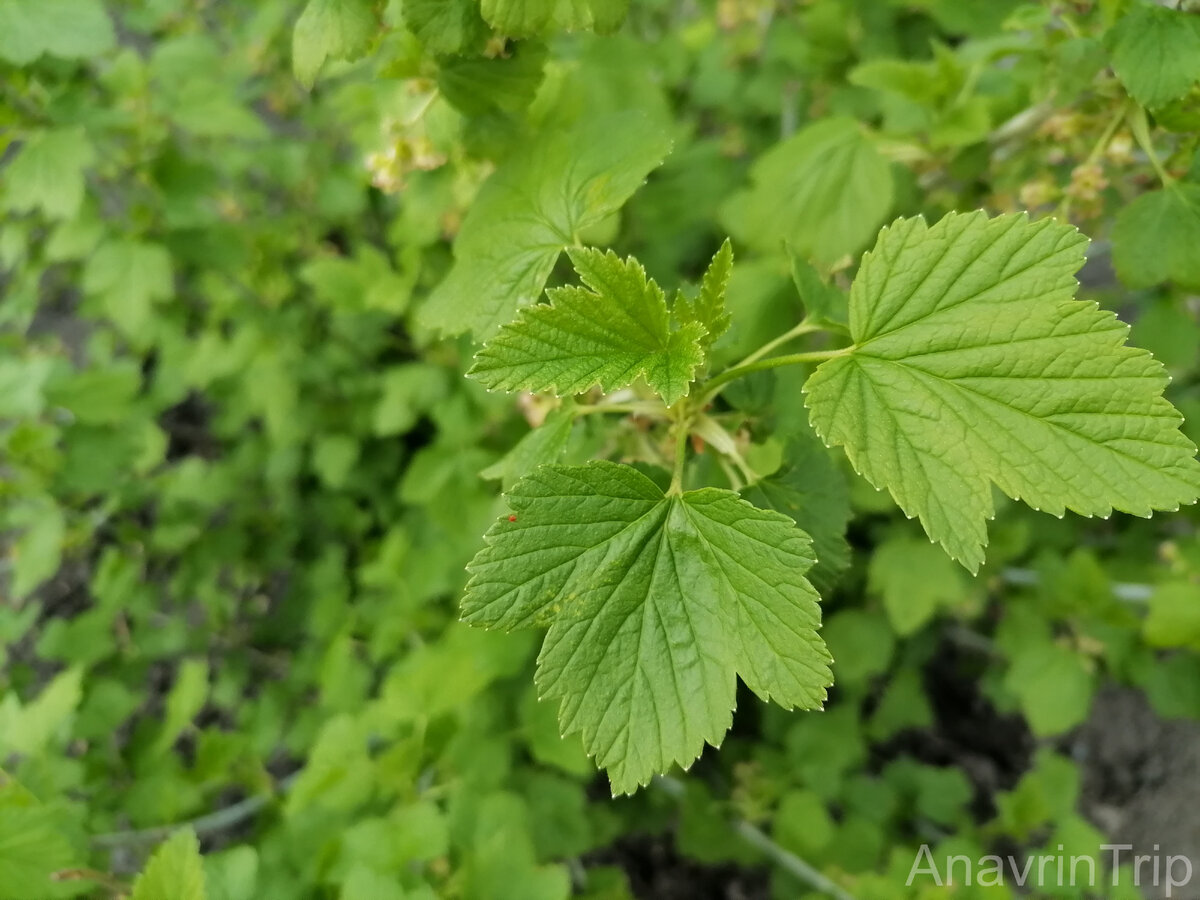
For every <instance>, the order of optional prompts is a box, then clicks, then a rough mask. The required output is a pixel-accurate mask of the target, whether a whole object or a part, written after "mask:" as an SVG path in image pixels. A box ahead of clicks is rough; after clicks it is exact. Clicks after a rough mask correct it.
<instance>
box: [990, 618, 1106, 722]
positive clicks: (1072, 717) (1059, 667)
mask: <svg viewBox="0 0 1200 900" xmlns="http://www.w3.org/2000/svg"><path fill="white" fill-rule="evenodd" d="M1004 684H1005V687H1006V688H1007V689H1008V690H1009V691H1010V692H1011V693H1012V694H1013V695H1015V696H1016V698H1017V700H1018V702H1019V703H1020V705H1021V711H1022V712H1023V713H1024V714H1025V718H1026V719H1028V721H1029V728H1030V730H1031V731H1032V732H1033V733H1034V735H1035V736H1037V737H1046V736H1049V735H1055V734H1062V733H1063V732H1065V731H1069V730H1070V729H1072V728H1074V727H1075V726H1076V725H1078V724H1079V723H1081V722H1082V721H1083V720H1084V719H1086V718H1087V714H1088V709H1089V708H1090V707H1091V703H1092V691H1093V687H1094V685H1093V683H1092V675H1091V673H1090V672H1089V671H1088V670H1087V668H1086V666H1085V664H1084V662H1083V660H1082V659H1080V657H1079V655H1078V654H1077V653H1075V652H1074V651H1072V650H1069V649H1067V648H1066V647H1060V646H1059V645H1058V644H1055V643H1053V642H1051V641H1049V640H1045V639H1042V640H1034V641H1026V642H1025V643H1023V644H1022V645H1021V647H1020V648H1018V650H1017V652H1016V653H1015V654H1014V655H1013V659H1012V665H1011V667H1010V668H1009V670H1008V672H1007V673H1005V676H1004Z"/></svg>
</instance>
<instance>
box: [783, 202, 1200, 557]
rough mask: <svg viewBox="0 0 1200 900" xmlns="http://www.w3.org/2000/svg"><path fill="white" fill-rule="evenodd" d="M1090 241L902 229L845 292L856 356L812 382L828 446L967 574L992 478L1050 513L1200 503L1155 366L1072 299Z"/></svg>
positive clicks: (1114, 326) (990, 226) (1031, 226)
mask: <svg viewBox="0 0 1200 900" xmlns="http://www.w3.org/2000/svg"><path fill="white" fill-rule="evenodd" d="M1086 242H1087V239H1086V238H1084V237H1083V236H1082V235H1081V234H1079V233H1078V232H1077V231H1076V230H1075V229H1074V228H1071V227H1069V226H1064V225H1060V224H1057V223H1056V222H1054V221H1053V220H1050V219H1043V220H1041V221H1038V222H1031V221H1029V220H1028V218H1026V217H1025V216H1024V215H1009V216H999V217H997V218H994V219H988V218H987V217H986V216H985V215H984V214H983V213H971V214H967V215H960V214H950V215H947V216H946V217H945V218H943V219H942V220H941V221H940V222H938V223H937V224H936V225H934V226H933V227H929V226H927V225H926V224H925V221H924V220H923V219H920V218H917V219H900V220H897V221H896V222H895V223H894V224H893V225H892V226H890V227H889V228H885V229H884V230H883V231H882V232H881V233H880V236H879V242H878V243H877V244H876V246H875V249H874V250H872V251H871V252H870V253H868V254H867V255H866V256H865V257H864V258H863V263H862V267H861V268H860V270H859V273H858V276H857V277H856V278H855V280H854V285H853V287H852V288H851V291H850V331H851V336H852V338H853V340H854V342H855V345H854V347H853V348H851V349H850V350H848V351H847V353H846V354H845V355H843V356H839V357H837V358H834V359H831V360H829V361H827V362H825V363H823V364H822V365H821V366H820V367H819V368H818V369H817V370H816V372H814V373H813V375H812V377H811V378H809V380H808V382H807V383H806V384H805V387H804V390H805V394H806V395H807V403H808V407H809V409H810V410H811V421H812V424H813V427H814V428H816V430H817V432H818V433H819V434H820V435H821V437H822V438H823V439H824V440H825V441H826V442H827V443H828V444H831V445H832V444H838V445H841V446H844V447H845V448H846V453H847V455H848V456H849V457H850V460H851V462H852V463H853V464H854V467H855V468H856V469H857V470H858V471H859V472H860V473H861V474H862V475H864V476H865V477H866V478H867V480H868V481H870V482H871V483H872V484H873V485H875V486H876V487H878V488H883V487H886V488H888V489H889V490H890V491H891V493H892V496H893V497H895V499H896V502H897V503H898V504H899V505H900V507H901V508H902V509H903V510H904V511H905V512H906V513H907V514H908V515H909V516H910V517H912V516H918V517H920V519H921V523H922V524H923V525H924V526H925V530H926V532H927V533H928V534H929V536H930V537H931V538H933V539H934V540H936V541H937V542H938V543H940V544H941V545H942V546H943V547H945V548H946V551H947V552H948V553H949V554H950V555H951V556H952V557H954V558H955V559H957V560H959V561H960V562H962V563H963V565H965V566H966V567H967V568H968V569H970V570H971V571H975V570H977V569H978V567H979V564H980V563H981V562H982V561H983V548H984V546H985V544H986V543H987V530H986V527H985V522H986V520H987V519H989V518H991V517H992V515H993V510H994V508H993V505H992V493H991V485H992V484H995V485H996V486H997V487H999V488H1000V489H1001V490H1002V491H1004V492H1005V493H1006V494H1008V495H1009V496H1010V497H1013V498H1014V499H1023V500H1024V501H1025V502H1026V503H1028V504H1029V505H1031V506H1033V507H1034V508H1035V509H1040V510H1045V511H1047V512H1050V513H1053V514H1055V515H1059V516H1061V515H1063V513H1064V512H1065V511H1066V510H1068V509H1070V510H1074V511H1075V512H1078V513H1081V514H1083V515H1090V516H1108V515H1109V514H1110V513H1111V512H1112V511H1113V510H1114V509H1119V510H1122V511H1125V512H1130V513H1134V514H1136V515H1141V516H1149V515H1150V513H1151V511H1152V510H1155V509H1177V508H1178V507H1179V505H1180V504H1181V503H1191V502H1193V501H1194V500H1195V499H1196V498H1197V496H1198V495H1200V464H1197V462H1196V460H1195V458H1194V455H1195V447H1194V446H1193V445H1192V443H1191V442H1190V441H1189V440H1188V439H1187V438H1186V437H1184V436H1183V435H1182V434H1181V433H1180V431H1179V423H1180V416H1179V414H1178V413H1177V412H1176V411H1175V409H1174V407H1172V406H1171V404H1170V403H1168V402H1167V401H1166V400H1165V399H1163V396H1162V391H1163V388H1164V387H1165V386H1166V382H1167V377H1166V374H1165V372H1164V370H1163V368H1162V366H1161V365H1160V364H1159V363H1158V362H1157V361H1155V360H1154V358H1153V357H1151V356H1150V354H1148V353H1146V352H1145V351H1142V350H1137V349H1135V348H1132V347H1127V346H1125V337H1126V334H1127V327H1126V326H1125V325H1123V324H1122V323H1121V322H1119V321H1118V320H1117V319H1116V317H1115V316H1113V315H1112V314H1111V313H1109V312H1105V311H1103V310H1101V309H1099V308H1097V306H1096V305H1095V304H1094V303H1085V302H1080V301H1076V300H1073V299H1072V295H1073V294H1074V290H1075V280H1074V278H1073V277H1072V276H1073V273H1074V272H1075V270H1076V269H1078V268H1079V266H1080V265H1081V264H1082V262H1083V249H1084V245H1085V244H1086Z"/></svg>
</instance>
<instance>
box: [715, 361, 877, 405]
mask: <svg viewBox="0 0 1200 900" xmlns="http://www.w3.org/2000/svg"><path fill="white" fill-rule="evenodd" d="M853 349H854V348H853V347H843V348H842V349H841V350H814V351H812V352H810V353H789V354H787V355H786V356H772V357H771V358H770V359H759V360H754V361H751V362H748V363H740V364H738V365H736V366H732V367H730V368H728V369H726V370H725V371H724V372H721V373H719V374H717V375H714V376H713V377H712V378H710V379H709V380H708V382H707V383H706V384H705V385H704V393H703V394H702V395H701V405H703V404H704V403H707V402H708V401H710V400H712V399H713V398H714V397H716V396H717V394H719V393H721V389H722V388H723V387H724V386H725V385H726V384H728V383H729V382H731V381H733V380H734V379H737V378H742V377H744V376H746V375H749V374H751V373H752V372H762V371H764V370H766V369H778V368H780V367H782V366H798V365H801V364H803V363H810V362H821V361H822V360H826V359H835V358H837V357H839V356H845V355H846V354H847V353H849V352H850V351H851V350H853Z"/></svg>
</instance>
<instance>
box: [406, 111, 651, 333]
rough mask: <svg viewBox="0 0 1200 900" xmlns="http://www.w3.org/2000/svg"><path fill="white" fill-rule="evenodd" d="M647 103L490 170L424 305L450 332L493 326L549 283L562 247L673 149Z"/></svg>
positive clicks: (425, 319)
mask: <svg viewBox="0 0 1200 900" xmlns="http://www.w3.org/2000/svg"><path fill="white" fill-rule="evenodd" d="M670 147H671V142H670V138H669V137H668V135H667V134H666V132H665V131H664V130H663V129H662V128H661V127H660V126H659V125H657V124H655V123H654V122H653V121H652V120H651V119H650V118H649V117H647V116H646V115H644V114H642V113H637V112H625V113H615V114H610V115H604V116H600V117H597V118H594V119H590V120H587V121H584V122H581V123H579V124H578V125H576V126H574V127H572V128H571V129H569V130H566V131H560V132H555V133H553V134H548V135H545V136H543V137H542V138H541V139H539V140H536V141H534V142H533V143H532V144H531V145H529V146H528V147H527V148H526V149H525V150H523V152H522V153H520V154H518V155H517V156H516V157H514V158H511V159H510V160H509V161H508V162H506V163H505V164H504V165H503V166H501V167H500V169H498V170H497V172H496V174H495V175H493V176H492V177H491V178H490V179H488V181H487V183H486V184H485V185H484V186H483V188H482V190H480V192H479V195H478V196H477V197H476V198H475V201H474V202H473V203H472V204H471V208H470V211H469V212H468V213H467V216H466V219H465V220H464V221H463V225H462V229H461V230H460V231H459V233H458V238H457V240H456V241H455V244H454V257H455V263H454V267H453V268H452V269H451V270H450V274H449V275H448V276H447V277H446V278H445V280H444V281H442V283H441V284H440V285H438V287H437V289H436V290H435V291H434V292H433V294H432V295H431V296H430V298H429V300H428V301H427V302H426V304H425V305H424V306H423V307H422V308H421V311H420V314H419V321H420V323H421V324H422V325H423V326H424V327H426V328H430V329H433V330H435V331H439V332H442V333H443V334H461V333H463V332H465V331H472V332H474V333H475V335H476V336H477V337H480V338H486V337H489V336H491V335H492V334H493V333H495V331H496V330H497V329H498V328H500V326H502V325H504V324H506V323H508V322H510V321H511V320H512V318H513V316H514V315H515V313H516V311H517V310H518V309H519V308H520V307H522V306H528V305H529V304H530V303H533V302H534V301H535V300H536V299H537V298H538V296H539V295H540V294H541V292H542V288H543V287H544V286H545V284H546V279H547V278H548V277H549V276H550V271H551V269H553V268H554V264H555V262H557V260H558V255H559V253H561V252H562V251H563V250H564V249H565V248H566V247H568V246H571V245H574V244H576V243H577V238H578V236H579V234H580V233H581V232H582V231H584V230H585V229H587V228H590V227H592V226H594V225H596V224H598V223H599V222H601V221H603V220H604V219H606V218H607V217H608V216H610V215H611V214H612V213H614V212H616V211H617V210H618V209H619V208H620V207H621V205H622V204H623V203H624V202H625V201H626V200H627V199H628V198H629V196H630V195H631V194H632V193H633V192H634V191H635V190H637V188H638V186H639V185H640V184H641V183H642V181H643V180H644V179H645V177H646V175H647V174H649V172H650V171H651V170H652V169H654V168H655V167H656V166H658V165H659V163H661V162H662V160H663V157H664V156H666V154H667V152H668V150H670Z"/></svg>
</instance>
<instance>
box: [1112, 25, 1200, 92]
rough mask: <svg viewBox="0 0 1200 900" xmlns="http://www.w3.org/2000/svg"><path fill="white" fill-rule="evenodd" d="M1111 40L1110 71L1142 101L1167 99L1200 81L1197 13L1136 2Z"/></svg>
mask: <svg viewBox="0 0 1200 900" xmlns="http://www.w3.org/2000/svg"><path fill="white" fill-rule="evenodd" d="M1109 41H1110V44H1111V47H1112V65H1113V70H1114V71H1115V72H1116V73H1117V77H1118V78H1120V79H1121V83H1122V84H1124V85H1125V89H1126V90H1128V91H1129V93H1130V94H1131V95H1132V96H1133V99H1135V100H1137V102H1138V103H1140V104H1142V106H1145V107H1147V108H1149V109H1154V108H1156V107H1159V106H1162V105H1163V104H1165V103H1169V102H1170V101H1172V100H1175V99H1177V98H1179V97H1182V96H1183V95H1184V94H1186V93H1187V92H1188V90H1189V89H1191V87H1192V86H1193V85H1194V84H1195V83H1196V82H1197V81H1200V16H1197V15H1195V14H1192V13H1185V12H1180V11H1178V10H1173V9H1167V8H1166V7H1163V6H1159V5H1157V4H1152V3H1141V4H1137V5H1135V6H1134V8H1133V9H1132V10H1131V11H1130V12H1129V14H1128V15H1125V16H1123V17H1122V18H1121V19H1120V20H1119V21H1118V22H1117V23H1116V24H1115V25H1114V26H1113V27H1112V30H1111V32H1110V33H1109Z"/></svg>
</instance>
